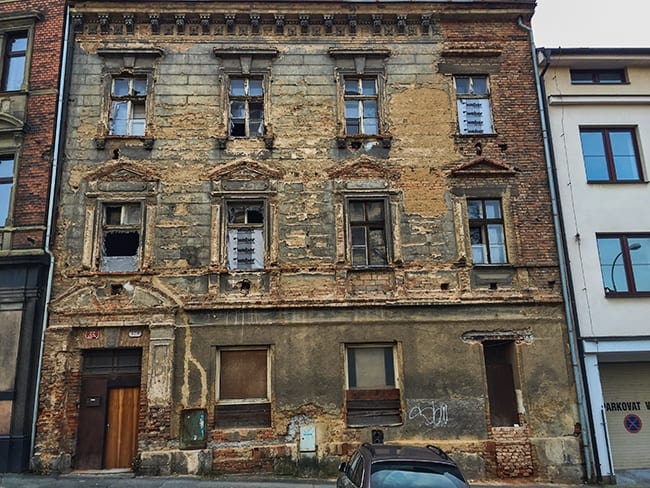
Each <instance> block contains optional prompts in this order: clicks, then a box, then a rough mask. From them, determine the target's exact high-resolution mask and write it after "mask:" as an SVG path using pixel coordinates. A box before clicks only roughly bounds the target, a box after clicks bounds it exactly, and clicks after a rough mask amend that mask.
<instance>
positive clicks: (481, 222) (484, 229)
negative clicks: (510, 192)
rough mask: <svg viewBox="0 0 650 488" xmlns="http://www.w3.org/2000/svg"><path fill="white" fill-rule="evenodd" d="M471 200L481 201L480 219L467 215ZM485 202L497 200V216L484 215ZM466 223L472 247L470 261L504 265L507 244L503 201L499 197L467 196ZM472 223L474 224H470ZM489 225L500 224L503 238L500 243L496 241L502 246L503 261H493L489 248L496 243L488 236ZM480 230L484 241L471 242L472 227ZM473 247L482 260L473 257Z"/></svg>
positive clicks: (506, 258) (480, 263) (506, 256)
mask: <svg viewBox="0 0 650 488" xmlns="http://www.w3.org/2000/svg"><path fill="white" fill-rule="evenodd" d="M471 200H474V201H480V202H481V211H482V213H483V216H482V217H481V218H480V219H473V218H471V216H470V215H469V202H470V201H471ZM486 202H498V204H499V218H488V217H487V215H486V211H485V207H486V205H485V204H486ZM466 206H467V212H466V215H467V225H468V228H469V242H470V246H471V249H472V263H473V264H479V265H506V264H508V245H507V239H506V224H505V219H504V216H503V201H502V199H501V198H491V197H467V202H466ZM472 224H474V225H472ZM490 225H500V226H501V236H502V238H503V242H502V243H498V244H500V245H501V246H502V247H503V255H504V260H503V261H496V262H495V261H494V260H493V258H492V257H491V256H492V253H491V249H492V248H493V247H495V246H496V244H491V243H490V238H489V226H490ZM479 227H480V230H481V237H482V240H483V241H484V242H483V243H482V244H472V228H479ZM475 249H480V250H481V253H482V254H483V256H484V259H483V260H482V261H477V260H476V259H475V258H474V251H475Z"/></svg>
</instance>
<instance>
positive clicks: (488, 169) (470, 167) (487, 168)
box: [451, 158, 518, 177]
mask: <svg viewBox="0 0 650 488" xmlns="http://www.w3.org/2000/svg"><path fill="white" fill-rule="evenodd" d="M517 172H518V170H517V169H516V168H512V167H511V166H509V165H507V164H506V163H502V162H499V161H493V160H491V159H487V158H480V159H475V160H474V161H471V162H469V163H465V164H461V165H460V166H458V167H456V168H454V169H452V170H451V176H456V177H458V176H513V175H515V174H517Z"/></svg>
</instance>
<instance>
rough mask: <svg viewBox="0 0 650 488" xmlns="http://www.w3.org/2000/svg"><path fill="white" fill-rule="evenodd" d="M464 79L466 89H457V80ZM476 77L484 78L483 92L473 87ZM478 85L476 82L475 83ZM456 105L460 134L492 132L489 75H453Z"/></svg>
mask: <svg viewBox="0 0 650 488" xmlns="http://www.w3.org/2000/svg"><path fill="white" fill-rule="evenodd" d="M460 79H466V80H467V82H468V89H467V91H464V90H462V91H461V90H459V80H460ZM478 79H482V80H484V85H485V92H481V91H479V90H478V89H475V87H474V85H475V82H476V81H477V80H478ZM476 85H477V86H478V83H476ZM454 88H455V90H456V107H457V113H458V129H459V131H460V134H462V135H485V134H494V124H493V118H492V103H491V99H490V98H491V95H490V77H489V76H488V75H455V76H454Z"/></svg>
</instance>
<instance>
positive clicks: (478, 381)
mask: <svg viewBox="0 0 650 488" xmlns="http://www.w3.org/2000/svg"><path fill="white" fill-rule="evenodd" d="M533 8H534V2H533V1H510V2H500V1H480V2H479V1H477V2H455V1H453V2H436V1H434V2H408V3H404V2H395V3H391V2H373V3H360V2H345V1H343V2H320V3H307V2H262V3H255V4H251V3H249V2H241V3H240V2H198V1H192V2H189V1H188V2H182V1H177V2H153V1H150V2H136V3H134V2H126V1H84V2H73V3H72V10H71V16H72V24H73V27H74V30H75V42H74V47H73V49H74V52H73V54H72V59H71V70H72V72H71V76H70V97H69V108H68V113H67V117H68V126H69V130H68V133H67V137H66V139H65V154H66V160H65V162H64V167H63V177H62V184H61V195H60V202H61V205H60V219H59V226H58V233H57V241H56V244H57V245H56V249H55V255H56V271H55V279H54V288H53V299H52V307H51V316H50V318H51V320H50V323H49V327H48V329H47V334H46V343H45V352H44V358H43V370H44V373H43V380H42V384H41V388H42V389H41V398H42V401H41V405H40V407H41V413H40V418H39V424H38V432H39V434H38V439H37V450H36V453H35V458H34V461H35V465H36V466H37V467H38V468H39V469H42V470H59V471H65V470H69V469H72V468H88V469H99V468H112V467H129V466H133V467H134V468H135V469H137V470H139V471H140V472H143V473H169V472H186V471H190V472H204V471H207V470H210V469H213V470H215V471H219V472H223V471H231V470H255V471H258V470H273V469H274V470H276V471H285V472H286V470H288V469H294V468H295V466H296V464H295V462H296V461H297V460H298V459H309V462H304V463H302V464H301V465H302V466H303V467H304V466H309V467H310V468H311V469H316V468H318V469H322V470H328V469H332V468H333V467H334V466H336V465H337V464H338V462H339V460H340V457H341V456H342V455H345V454H347V453H348V452H349V451H350V450H351V448H353V447H354V446H356V445H358V443H359V442H361V441H368V440H370V439H371V431H372V430H373V429H381V430H383V433H384V436H385V440H386V441H390V442H409V443H418V444H426V443H432V442H433V443H436V444H438V445H441V446H442V447H443V448H445V449H447V450H449V451H452V452H453V453H454V456H455V458H456V459H457V460H458V461H459V462H460V464H461V465H462V467H463V468H464V470H465V471H466V473H467V474H468V475H469V476H470V477H473V478H478V477H481V478H482V477H496V476H537V477H540V478H545V479H579V478H580V476H581V466H580V462H581V461H580V451H579V445H578V440H577V439H575V438H574V437H573V436H572V435H571V434H572V433H573V430H574V423H575V422H576V421H577V413H576V407H575V394H574V387H573V383H572V381H571V369H570V364H569V361H568V353H567V346H566V343H567V338H566V330H565V329H566V328H565V321H564V315H563V306H562V300H561V293H560V286H559V272H558V267H557V266H558V265H557V259H556V249H555V246H554V242H555V241H554V235H553V221H552V212H551V203H550V196H549V192H548V189H547V175H546V172H545V162H544V151H543V144H542V138H541V130H540V123H539V121H540V117H539V109H538V106H537V102H536V91H535V79H534V73H533V60H532V56H531V45H530V42H529V39H528V35H527V32H526V31H525V30H524V29H522V28H521V26H520V25H519V21H520V20H523V22H526V23H527V22H529V20H530V17H531V15H532V13H533ZM459 114H460V116H459ZM62 415H63V416H64V418H63V420H62V418H61V416H62ZM104 426H108V427H106V428H105V427H104Z"/></svg>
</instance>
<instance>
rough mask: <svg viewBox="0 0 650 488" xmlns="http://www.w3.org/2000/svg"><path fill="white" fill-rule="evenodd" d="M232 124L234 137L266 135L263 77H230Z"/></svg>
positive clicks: (231, 130)
mask: <svg viewBox="0 0 650 488" xmlns="http://www.w3.org/2000/svg"><path fill="white" fill-rule="evenodd" d="M229 96H230V125H229V131H228V134H229V135H230V136H232V137H262V136H263V135H264V80H263V79H262V78H231V79H230V90H229Z"/></svg>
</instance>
